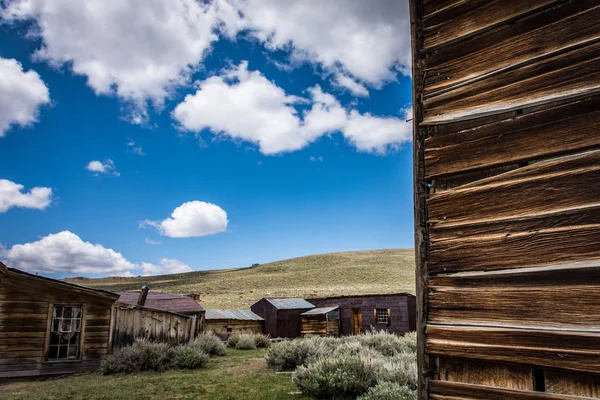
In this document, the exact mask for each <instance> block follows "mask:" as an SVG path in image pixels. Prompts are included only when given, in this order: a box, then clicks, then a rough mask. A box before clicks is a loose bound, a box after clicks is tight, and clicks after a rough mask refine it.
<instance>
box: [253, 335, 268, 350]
mask: <svg viewBox="0 0 600 400" xmlns="http://www.w3.org/2000/svg"><path fill="white" fill-rule="evenodd" d="M254 344H256V347H258V348H267V347H269V346H270V345H271V338H270V337H269V336H268V335H261V334H256V335H254Z"/></svg>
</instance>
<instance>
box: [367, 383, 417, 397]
mask: <svg viewBox="0 0 600 400" xmlns="http://www.w3.org/2000/svg"><path fill="white" fill-rule="evenodd" d="M357 400H417V392H415V391H414V390H411V389H409V388H407V387H405V386H400V385H398V384H397V383H392V382H382V383H379V384H377V385H376V386H373V387H372V388H369V390H368V391H367V393H365V394H363V395H362V396H360V397H359V398H358V399H357Z"/></svg>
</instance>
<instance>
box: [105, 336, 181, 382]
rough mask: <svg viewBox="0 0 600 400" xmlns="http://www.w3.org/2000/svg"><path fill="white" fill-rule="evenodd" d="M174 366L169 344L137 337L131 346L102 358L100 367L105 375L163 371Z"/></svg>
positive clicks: (171, 349)
mask: <svg viewBox="0 0 600 400" xmlns="http://www.w3.org/2000/svg"><path fill="white" fill-rule="evenodd" d="M174 366H175V362H174V349H173V348H172V347H171V346H170V345H169V344H166V343H154V342H150V341H147V340H144V339H137V340H136V341H135V342H134V343H133V344H132V345H131V346H128V347H124V348H122V349H120V350H118V351H117V352H115V353H114V354H112V355H109V356H107V357H106V358H104V360H102V363H101V365H100V369H101V371H102V373H103V374H104V375H107V374H111V373H116V372H139V371H165V370H167V369H170V368H173V367H174Z"/></svg>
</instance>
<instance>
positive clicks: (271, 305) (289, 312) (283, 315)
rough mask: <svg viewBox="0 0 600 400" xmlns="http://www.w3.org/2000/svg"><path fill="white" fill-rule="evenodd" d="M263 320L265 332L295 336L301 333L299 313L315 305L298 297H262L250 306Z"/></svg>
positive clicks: (281, 335) (271, 334)
mask: <svg viewBox="0 0 600 400" xmlns="http://www.w3.org/2000/svg"><path fill="white" fill-rule="evenodd" d="M250 308H251V310H252V311H253V312H254V313H256V314H258V315H260V316H261V317H262V318H264V320H265V333H266V334H267V335H270V336H271V337H274V338H276V337H277V338H297V337H300V334H301V318H300V314H302V313H303V312H305V311H308V310H310V309H312V308H315V306H314V305H313V304H311V303H309V302H308V301H306V300H304V299H300V298H288V299H268V298H263V299H261V300H259V301H257V302H256V303H254V304H253V305H252V307H250Z"/></svg>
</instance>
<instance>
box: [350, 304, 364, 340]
mask: <svg viewBox="0 0 600 400" xmlns="http://www.w3.org/2000/svg"><path fill="white" fill-rule="evenodd" d="M361 332H362V311H361V309H360V308H353V309H352V334H353V335H360V334H361Z"/></svg>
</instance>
